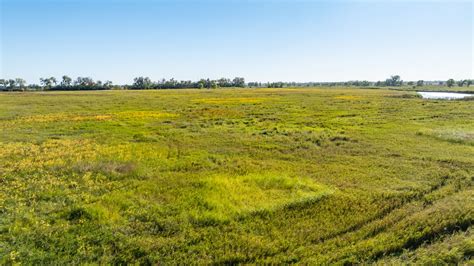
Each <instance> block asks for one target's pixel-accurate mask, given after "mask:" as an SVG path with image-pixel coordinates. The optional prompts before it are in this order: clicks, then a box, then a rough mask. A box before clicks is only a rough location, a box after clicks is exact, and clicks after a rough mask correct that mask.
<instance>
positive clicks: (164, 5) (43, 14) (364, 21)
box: [0, 0, 474, 84]
mask: <svg viewBox="0 0 474 266" xmlns="http://www.w3.org/2000/svg"><path fill="white" fill-rule="evenodd" d="M0 3H1V4H0V63H1V64H0V78H17V77H21V78H24V79H26V81H27V82H28V83H39V78H41V77H50V76H54V77H57V78H60V77H61V76H62V75H68V76H71V77H73V78H75V77H77V76H83V77H92V78H94V79H99V80H104V81H105V80H111V81H113V82H114V83H115V84H126V83H132V82H133V78H134V77H137V76H148V77H150V78H151V79H152V80H160V79H162V78H166V79H169V78H175V79H178V80H198V79H200V78H211V79H217V78H221V77H227V78H233V77H244V78H245V79H246V81H260V82H267V81H300V82H304V81H348V80H370V81H376V80H385V79H386V78H387V77H389V76H390V75H394V74H398V75H400V76H401V78H402V79H403V80H420V79H423V80H446V79H449V78H454V79H466V78H474V74H473V73H474V70H473V69H474V63H473V58H474V48H473V45H474V43H473V36H474V32H473V26H474V25H473V24H474V20H473V13H474V7H473V3H472V2H471V1H456V0H454V1H406V0H405V1H396V0H392V1H388V0H387V1H383V0H379V1H376V0H368V1H343V0H336V1H298V0H296V1H290V0H287V1H285V0H273V1H272V0H246V1H245V0H241V1H238V0H227V1H226V0H221V1H217V0H207V1H205V0H202V1H200V0H187V1H186V0H175V1H160V0H134V1H133V0H95V1H93V0H44V1H42V0H34V1H33V0H0Z"/></svg>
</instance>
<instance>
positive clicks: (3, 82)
mask: <svg viewBox="0 0 474 266" xmlns="http://www.w3.org/2000/svg"><path fill="white" fill-rule="evenodd" d="M473 83H474V81H473V80H470V79H465V80H459V81H455V80H454V79H449V80H447V81H436V82H433V81H430V82H428V84H426V82H425V81H423V80H418V81H416V82H415V81H408V82H404V81H403V80H402V79H401V78H400V76H399V75H393V76H390V78H387V79H386V80H385V81H376V82H371V81H367V80H362V81H359V80H354V81H345V82H266V83H265V82H263V83H262V82H248V83H246V82H245V79H244V78H242V77H235V78H234V79H228V78H220V79H217V80H211V79H200V80H199V81H191V80H180V81H178V80H175V79H174V78H172V79H169V80H167V79H162V80H159V81H152V80H151V79H150V78H149V77H136V78H134V79H133V83H132V84H127V85H114V84H113V83H112V82H111V81H109V80H107V81H105V82H102V81H100V80H94V79H92V78H90V77H77V78H76V79H74V80H73V79H72V78H71V77H69V76H67V75H64V76H62V77H61V79H56V78H55V77H48V78H40V80H39V84H28V85H27V83H26V81H25V80H24V79H22V78H16V79H0V90H2V91H25V90H110V89H131V90H147V89H184V88H197V89H217V88H230V87H237V88H243V87H251V88H285V87H317V86H324V87H332V86H345V87H351V86H355V87H400V86H405V85H407V86H417V87H421V86H424V85H436V86H448V87H453V86H455V85H457V86H459V87H463V86H467V87H469V86H470V85H472V84H473Z"/></svg>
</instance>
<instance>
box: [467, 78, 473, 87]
mask: <svg viewBox="0 0 474 266" xmlns="http://www.w3.org/2000/svg"><path fill="white" fill-rule="evenodd" d="M471 84H472V79H466V86H467V87H469V86H471Z"/></svg>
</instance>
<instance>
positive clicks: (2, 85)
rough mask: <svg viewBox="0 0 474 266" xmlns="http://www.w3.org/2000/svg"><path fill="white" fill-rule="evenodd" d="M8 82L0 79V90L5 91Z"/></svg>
mask: <svg viewBox="0 0 474 266" xmlns="http://www.w3.org/2000/svg"><path fill="white" fill-rule="evenodd" d="M7 84H8V81H7V80H5V79H0V89H1V90H5V89H6V87H7Z"/></svg>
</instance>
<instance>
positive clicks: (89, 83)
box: [74, 77, 95, 88]
mask: <svg viewBox="0 0 474 266" xmlns="http://www.w3.org/2000/svg"><path fill="white" fill-rule="evenodd" d="M74 85H76V86H79V87H89V88H92V87H94V85H95V82H94V80H93V79H92V78H89V77H77V79H76V81H74Z"/></svg>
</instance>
